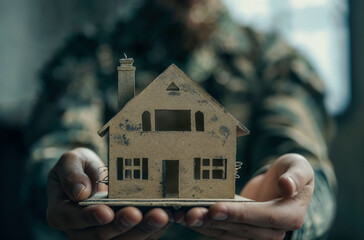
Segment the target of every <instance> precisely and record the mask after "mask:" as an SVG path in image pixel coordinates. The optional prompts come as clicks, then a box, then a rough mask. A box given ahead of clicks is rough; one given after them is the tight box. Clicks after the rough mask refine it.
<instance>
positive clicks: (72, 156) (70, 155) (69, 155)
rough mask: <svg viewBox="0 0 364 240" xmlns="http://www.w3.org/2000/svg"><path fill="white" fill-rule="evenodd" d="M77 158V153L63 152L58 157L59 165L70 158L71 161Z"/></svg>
mask: <svg viewBox="0 0 364 240" xmlns="http://www.w3.org/2000/svg"><path fill="white" fill-rule="evenodd" d="M76 158H77V154H76V153H75V152H72V151H70V152H65V153H63V154H62V156H61V157H60V158H59V161H58V163H59V165H64V164H67V163H68V162H69V161H70V160H71V161H73V160H74V159H76Z"/></svg>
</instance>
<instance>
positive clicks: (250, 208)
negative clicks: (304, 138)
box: [185, 154, 314, 240]
mask: <svg viewBox="0 0 364 240" xmlns="http://www.w3.org/2000/svg"><path fill="white" fill-rule="evenodd" d="M313 189H314V173H313V169H312V167H311V165H310V164H309V163H308V161H307V160H306V159H305V158H304V157H303V156H301V155H298V154H286V155H283V156H282V157H280V158H279V159H277V160H276V161H275V162H274V163H273V164H272V166H271V167H270V168H269V170H268V171H267V172H266V173H264V174H261V175H258V176H256V177H254V178H252V179H251V180H250V181H249V182H248V183H247V185H246V186H245V187H244V189H243V191H242V193H241V195H242V196H244V197H247V198H250V199H253V200H255V201H256V202H245V203H223V202H221V203H217V204H215V205H213V206H211V207H210V208H209V209H206V208H193V209H191V210H190V211H189V212H187V214H186V215H185V223H186V224H187V226H189V227H191V228H193V229H194V230H196V231H198V232H200V233H201V234H204V235H206V236H209V237H213V238H216V239H226V240H230V239H231V240H235V239H283V238H284V236H285V233H286V232H287V231H293V230H297V229H299V228H301V226H302V225H303V221H304V217H305V215H306V211H307V207H308V205H309V202H310V199H311V196H312V194H313Z"/></svg>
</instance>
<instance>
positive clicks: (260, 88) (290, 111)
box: [26, 1, 335, 239]
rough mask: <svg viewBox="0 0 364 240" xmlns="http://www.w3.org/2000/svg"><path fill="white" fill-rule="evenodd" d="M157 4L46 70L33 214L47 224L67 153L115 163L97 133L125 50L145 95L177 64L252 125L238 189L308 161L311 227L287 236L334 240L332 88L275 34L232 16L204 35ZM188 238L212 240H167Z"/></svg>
mask: <svg viewBox="0 0 364 240" xmlns="http://www.w3.org/2000/svg"><path fill="white" fill-rule="evenodd" d="M157 5H158V4H156V3H154V1H148V3H146V4H145V5H144V6H142V7H139V8H137V9H136V10H135V11H134V14H133V15H132V17H128V18H124V19H122V20H120V21H119V22H118V23H117V24H116V25H115V28H114V29H113V30H111V31H109V32H107V31H98V32H95V33H94V34H91V35H90V34H88V35H86V34H78V35H75V36H73V37H71V38H70V39H69V40H68V41H67V42H66V44H65V46H64V47H63V48H61V49H59V51H58V52H57V53H56V54H55V56H54V57H53V58H52V60H51V61H50V62H49V63H48V64H47V65H46V66H45V67H44V69H43V71H42V74H41V84H42V91H41V93H40V95H39V98H38V101H37V103H36V105H35V108H34V111H33V115H32V119H31V120H30V123H29V128H28V129H29V131H28V141H29V142H30V143H31V145H30V150H29V156H30V157H29V162H28V169H30V170H29V171H30V172H29V175H30V176H31V177H30V178H29V179H31V180H29V181H27V183H26V188H27V189H34V188H36V189H38V190H37V191H36V192H35V193H36V194H32V198H34V199H35V200H34V201H32V202H36V205H37V207H36V208H34V207H33V208H32V209H33V210H34V211H35V213H32V215H33V216H36V219H38V220H39V223H42V224H44V225H45V222H44V219H45V218H44V214H45V208H46V202H45V199H44V198H45V194H44V191H45V185H46V179H47V173H48V171H49V169H50V168H51V167H52V166H53V165H54V164H55V162H56V161H57V160H58V158H59V157H60V155H61V154H62V153H64V152H65V151H68V150H70V149H72V148H74V147H78V146H85V147H89V148H91V149H93V150H95V151H96V152H97V153H98V154H99V155H100V156H101V157H102V158H103V159H106V156H107V155H106V143H105V139H102V138H100V137H99V136H98V135H97V131H98V130H99V129H100V128H101V127H102V125H103V124H104V123H105V122H106V121H107V120H108V119H110V118H111V117H112V116H113V115H114V114H115V113H116V111H117V71H116V66H117V65H118V60H119V58H121V57H122V53H124V52H126V53H127V54H128V55H129V56H131V57H133V58H134V60H135V65H136V67H137V72H136V88H137V93H138V91H140V90H143V89H144V88H145V87H146V86H147V85H148V84H149V83H150V82H151V81H152V80H153V79H154V78H155V77H156V76H158V75H159V74H160V73H161V72H162V71H163V70H164V69H165V68H167V67H168V66H169V65H170V64H171V63H175V64H176V65H177V66H178V67H180V68H181V69H182V70H183V71H185V72H186V73H187V74H188V75H189V76H190V77H191V78H192V79H193V80H194V81H196V82H197V83H198V84H200V85H201V86H202V87H203V88H204V89H206V91H207V92H208V93H210V94H211V95H212V96H213V97H214V98H215V99H216V100H218V101H219V102H220V103H221V104H222V105H223V106H224V107H225V108H226V109H228V110H229V111H230V112H231V113H232V114H233V115H234V116H235V117H236V118H238V119H239V120H240V121H241V122H242V123H244V125H246V126H247V128H248V129H250V131H251V135H250V136H249V137H245V138H244V139H242V140H241V141H240V140H239V142H238V144H239V145H238V146H239V148H238V160H240V161H243V162H244V167H243V171H242V172H241V173H240V175H241V176H242V178H241V181H239V182H238V183H237V191H239V190H241V188H242V186H243V185H244V183H245V182H246V181H247V180H248V179H249V178H250V177H251V176H252V175H253V174H254V173H256V172H257V171H258V172H259V171H264V170H265V169H266V168H267V167H268V166H269V164H270V163H271V161H273V160H274V159H276V158H277V157H278V156H280V155H282V154H284V153H288V152H295V153H300V154H302V155H304V156H306V157H307V158H308V159H309V161H310V162H311V164H312V166H313V168H314V170H315V192H314V195H313V197H312V201H311V203H310V206H309V209H308V212H307V215H306V219H305V223H304V226H303V227H302V229H300V230H299V231H296V232H294V233H291V234H288V236H289V237H292V239H317V238H321V237H325V236H326V234H327V232H328V230H329V227H330V225H331V223H332V220H333V217H334V211H335V195H334V188H335V176H334V173H333V168H332V166H331V164H330V161H329V159H328V149H327V142H328V140H329V139H330V137H331V132H332V131H331V121H330V118H329V117H328V115H327V113H326V111H325V108H324V106H323V96H324V86H323V84H322V81H321V80H320V79H319V77H318V76H317V74H316V73H315V71H314V69H313V67H312V66H311V65H310V64H309V63H308V62H307V61H305V59H304V58H303V57H302V56H301V55H300V53H299V52H297V51H296V50H294V49H292V48H291V47H290V46H289V45H287V44H286V43H285V42H284V41H283V40H282V39H280V38H279V37H277V36H276V35H274V34H271V35H262V34H259V33H257V32H255V31H253V30H252V29H250V28H247V27H243V26H239V25H237V24H235V23H234V22H233V21H232V20H231V19H230V17H229V16H228V14H227V13H226V11H225V10H221V11H219V13H218V14H215V16H214V20H213V24H211V25H209V28H208V31H207V32H206V33H203V34H202V36H200V37H199V36H197V37H196V36H195V35H194V34H193V33H191V32H188V31H187V30H186V28H185V26H183V24H181V22H180V21H178V19H177V18H176V17H175V14H173V12H172V11H171V10H170V9H169V8H167V7H161V6H157ZM151 23H153V24H152V25H151ZM205 28H206V26H205V27H204V28H202V29H205ZM33 193H34V191H33ZM37 216H38V218H37ZM42 224H36V225H37V226H38V227H39V226H41V225H42ZM34 231H35V232H36V233H39V232H42V233H43V234H44V235H46V234H48V236H54V237H53V238H54V239H56V237H55V236H56V235H57V234H58V233H56V232H53V231H52V230H50V229H48V228H47V227H44V228H42V229H41V230H34ZM182 234H185V235H182ZM186 234H190V235H191V236H192V235H193V236H194V237H195V238H196V239H197V238H200V239H202V238H204V237H202V236H200V235H198V234H195V233H192V232H191V231H190V232H188V231H187V230H186V229H183V228H182V227H180V226H172V228H170V230H169V231H167V233H166V234H165V235H164V238H166V239H177V238H178V237H180V236H186ZM49 238H50V237H47V239H49ZM53 238H52V239H53ZM183 238H184V239H185V238H186V237H183ZM37 239H38V237H37ZM191 239H192V238H191Z"/></svg>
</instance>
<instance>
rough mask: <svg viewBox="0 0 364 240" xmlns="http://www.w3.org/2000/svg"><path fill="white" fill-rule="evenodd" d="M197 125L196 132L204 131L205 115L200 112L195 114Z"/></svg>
mask: <svg viewBox="0 0 364 240" xmlns="http://www.w3.org/2000/svg"><path fill="white" fill-rule="evenodd" d="M195 123H196V131H202V132H203V131H204V130H205V129H204V128H205V127H204V118H203V113H202V112H201V111H198V112H196V113H195Z"/></svg>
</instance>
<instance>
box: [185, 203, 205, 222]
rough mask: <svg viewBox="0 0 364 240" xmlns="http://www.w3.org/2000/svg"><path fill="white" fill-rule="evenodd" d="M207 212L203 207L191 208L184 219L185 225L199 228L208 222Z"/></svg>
mask: <svg viewBox="0 0 364 240" xmlns="http://www.w3.org/2000/svg"><path fill="white" fill-rule="evenodd" d="M208 212H209V210H208V209H207V208H204V207H195V208H192V209H191V210H189V211H188V212H187V213H186V215H185V217H184V220H185V223H186V224H187V225H188V226H190V227H201V226H202V225H203V224H204V223H205V222H206V221H207V220H208V217H209V216H208Z"/></svg>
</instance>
